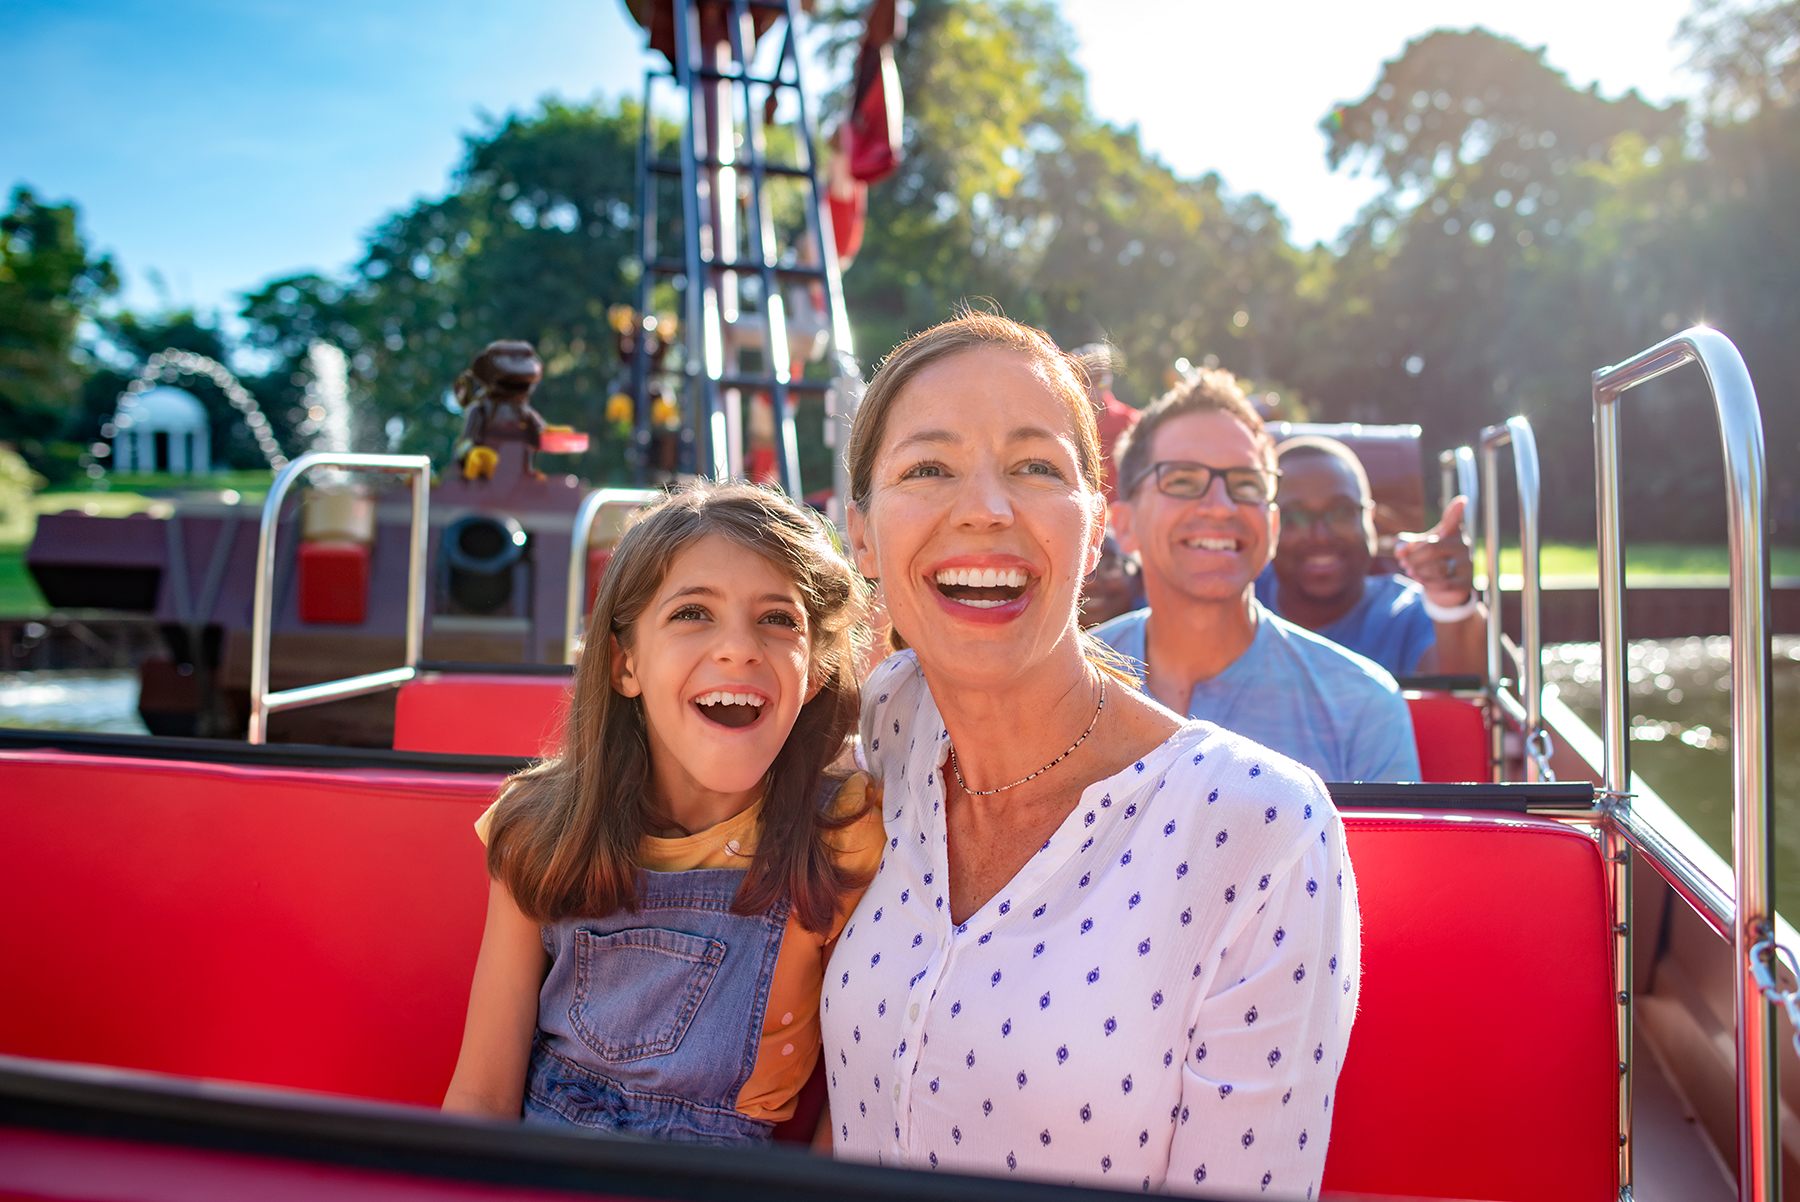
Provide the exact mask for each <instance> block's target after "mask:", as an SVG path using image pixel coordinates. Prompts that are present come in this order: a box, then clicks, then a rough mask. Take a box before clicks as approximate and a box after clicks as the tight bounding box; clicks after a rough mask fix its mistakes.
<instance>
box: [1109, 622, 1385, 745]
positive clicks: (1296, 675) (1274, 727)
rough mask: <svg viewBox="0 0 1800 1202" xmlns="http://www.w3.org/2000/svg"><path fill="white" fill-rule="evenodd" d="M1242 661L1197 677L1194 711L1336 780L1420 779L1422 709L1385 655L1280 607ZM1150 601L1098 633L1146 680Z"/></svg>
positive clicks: (1194, 714)
mask: <svg viewBox="0 0 1800 1202" xmlns="http://www.w3.org/2000/svg"><path fill="white" fill-rule="evenodd" d="M1251 604H1252V605H1253V606H1255V609H1256V616H1257V623H1256V637H1255V638H1254V639H1252V640H1251V642H1250V647H1249V649H1248V650H1246V651H1245V652H1244V653H1243V654H1242V655H1240V656H1238V658H1237V661H1236V662H1235V663H1233V664H1232V665H1231V666H1230V667H1228V668H1226V669H1225V670H1224V671H1223V672H1221V673H1219V674H1218V675H1217V676H1215V677H1213V678H1212V679H1211V680H1203V681H1201V682H1200V683H1199V684H1197V685H1195V686H1194V692H1193V695H1192V697H1190V698H1189V700H1188V717H1190V718H1199V719H1202V720H1204V721H1207V722H1216V723H1218V724H1219V725H1220V726H1223V727H1224V728H1225V729H1226V730H1229V731H1233V732H1235V733H1237V734H1240V735H1243V736H1244V737H1246V738H1249V739H1254V740H1255V741H1256V742H1258V743H1261V744H1263V745H1264V746H1265V747H1268V748H1269V749H1271V750H1273V751H1278V752H1280V753H1281V754H1282V755H1285V756H1287V757H1289V758H1290V759H1295V760H1298V761H1300V762H1301V763H1302V764H1305V765H1306V766H1307V767H1308V768H1311V769H1312V770H1313V771H1314V772H1317V773H1318V774H1319V776H1320V777H1321V778H1322V779H1324V780H1328V781H1358V780H1361V781H1402V780H1408V781H1410V780H1418V779H1419V751H1418V748H1417V747H1416V746H1415V745H1414V743H1413V728H1412V716H1411V714H1410V713H1409V712H1408V710H1407V708H1406V701H1405V700H1404V699H1403V698H1402V697H1401V696H1400V688H1399V686H1398V685H1396V684H1395V683H1394V678H1393V677H1392V676H1390V675H1389V674H1388V673H1387V672H1386V671H1384V670H1383V669H1382V667H1381V666H1380V665H1379V664H1376V663H1373V662H1372V661H1370V660H1367V659H1364V658H1363V657H1362V656H1360V655H1357V654H1355V653H1354V652H1351V651H1346V650H1345V649H1344V648H1342V647H1340V646H1338V645H1337V644H1336V643H1334V642H1332V641H1330V640H1329V639H1325V638H1321V637H1320V636H1318V635H1316V634H1314V633H1313V632H1312V631H1310V630H1306V629H1303V628H1301V627H1299V626H1296V625H1294V624H1293V623H1292V622H1289V621H1286V620H1285V619H1282V618H1279V617H1277V616H1276V615H1274V614H1272V613H1270V612H1269V611H1268V610H1267V609H1266V608H1264V607H1263V605H1262V604H1261V603H1260V602H1255V601H1253V602H1251ZM1149 616H1150V611H1149V610H1148V609H1140V610H1137V611H1135V612H1133V613H1128V614H1125V615H1123V616H1121V617H1117V618H1114V619H1113V620H1112V621H1110V622H1105V623H1102V624H1101V625H1099V626H1096V627H1094V628H1093V630H1091V631H1090V632H1089V633H1090V634H1093V635H1094V636H1095V637H1097V638H1098V639H1099V640H1100V641H1101V642H1103V643H1105V644H1106V645H1107V646H1109V647H1111V648H1112V649H1113V650H1114V651H1117V652H1119V653H1120V654H1121V655H1123V656H1125V657H1126V658H1127V659H1129V660H1130V661H1131V662H1132V665H1133V667H1134V669H1135V670H1136V672H1137V677H1138V683H1139V685H1140V686H1141V685H1142V684H1143V680H1144V672H1145V667H1144V665H1145V654H1144V623H1145V621H1146V619H1148V618H1149Z"/></svg>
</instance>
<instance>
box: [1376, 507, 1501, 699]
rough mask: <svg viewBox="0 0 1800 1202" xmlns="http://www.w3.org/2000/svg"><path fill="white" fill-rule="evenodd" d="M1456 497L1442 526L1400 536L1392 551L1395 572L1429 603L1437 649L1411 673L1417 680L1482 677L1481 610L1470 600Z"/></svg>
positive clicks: (1471, 579)
mask: <svg viewBox="0 0 1800 1202" xmlns="http://www.w3.org/2000/svg"><path fill="white" fill-rule="evenodd" d="M1467 506H1468V498H1466V497H1457V498H1456V499H1455V500H1453V501H1451V502H1450V504H1449V505H1448V506H1447V507H1446V508H1445V509H1444V516H1443V520H1441V521H1439V522H1438V524H1437V525H1436V526H1434V527H1432V528H1431V529H1430V530H1428V531H1426V532H1425V533H1424V534H1402V535H1401V536H1400V537H1399V541H1398V542H1397V543H1396V544H1395V546H1394V555H1395V558H1397V559H1398V560H1399V561H1400V569H1401V570H1402V571H1403V572H1405V573H1406V574H1407V575H1408V576H1410V577H1412V578H1413V579H1414V580H1416V581H1418V582H1419V585H1420V587H1422V588H1423V589H1424V590H1425V599H1426V600H1427V601H1430V602H1431V607H1432V610H1434V611H1435V612H1432V611H1431V610H1428V612H1431V619H1432V625H1433V626H1435V627H1436V628H1437V646H1436V647H1435V648H1433V649H1432V650H1431V651H1427V652H1426V653H1425V655H1424V657H1423V658H1422V659H1421V660H1420V661H1419V664H1418V666H1417V669H1416V671H1418V672H1419V673H1420V674H1422V675H1428V676H1429V675H1434V674H1436V673H1440V672H1441V673H1443V674H1444V675H1446V676H1481V675H1485V674H1486V672H1487V610H1486V608H1485V607H1484V606H1483V605H1482V604H1481V603H1480V601H1478V600H1477V599H1476V597H1475V568H1474V560H1473V558H1472V548H1471V546H1470V543H1469V536H1468V533H1467V531H1466V530H1465V529H1464V524H1463V511H1464V510H1465V509H1466V508H1467Z"/></svg>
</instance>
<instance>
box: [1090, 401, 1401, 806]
mask: <svg viewBox="0 0 1800 1202" xmlns="http://www.w3.org/2000/svg"><path fill="white" fill-rule="evenodd" d="M1114 461H1115V462H1116V463H1117V465H1118V468H1119V480H1120V488H1119V500H1118V501H1117V502H1116V503H1115V504H1114V506H1113V510H1112V518H1113V524H1114V527H1115V528H1116V530H1117V531H1118V536H1119V542H1120V544H1121V545H1122V546H1123V547H1124V548H1125V549H1126V550H1127V551H1135V552H1136V553H1137V554H1138V556H1139V558H1140V559H1141V561H1142V563H1143V581H1144V589H1145V592H1146V594H1147V595H1148V597H1149V600H1150V606H1149V608H1148V609H1140V610H1137V611H1136V612H1133V613H1129V614H1125V615H1123V616H1122V617H1118V618H1115V619H1113V620H1112V621H1110V622H1107V623H1105V624H1103V625H1101V626H1097V627H1095V628H1094V630H1093V632H1092V633H1093V634H1095V635H1096V636H1098V637H1099V638H1100V640H1101V641H1102V642H1105V643H1106V644H1107V645H1108V646H1110V647H1112V648H1113V649H1114V650H1116V651H1118V652H1120V653H1121V654H1123V655H1125V656H1126V657H1128V658H1129V659H1130V660H1132V661H1133V662H1134V663H1135V664H1137V665H1138V667H1139V675H1140V679H1141V681H1142V683H1143V686H1144V689H1145V691H1146V692H1148V693H1149V694H1150V695H1151V696H1153V697H1155V698H1156V699H1157V700H1158V701H1160V702H1162V703H1163V704H1164V705H1166V706H1168V707H1169V708H1170V709H1173V710H1175V711H1176V712H1177V713H1185V714H1187V715H1188V716H1189V717H1193V718H1201V719H1205V720H1207V721H1210V722H1216V723H1218V724H1219V725H1221V726H1223V727H1226V728H1227V729H1229V730H1232V731H1235V732H1237V733H1238V734H1241V735H1244V736H1247V737H1248V738H1251V739H1254V740H1256V741H1257V742H1259V743H1262V744H1264V745H1265V746H1268V747H1270V748H1271V749H1273V750H1275V751H1278V752H1280V753H1282V754H1283V755H1287V756H1289V757H1291V758H1293V759H1295V760H1298V761H1299V762H1300V763H1302V764H1305V765H1306V766H1307V767H1309V768H1311V769H1313V770H1314V771H1315V772H1317V773H1318V774H1319V775H1320V776H1321V777H1323V778H1324V779H1325V780H1331V781H1354V780H1364V781H1397V780H1417V779H1418V778H1419V758H1418V751H1417V748H1416V747H1415V746H1414V744H1413V731H1412V719H1411V717H1410V715H1409V714H1408V711H1407V708H1406V702H1405V701H1404V700H1402V698H1401V696H1400V691H1399V688H1398V687H1397V686H1396V685H1395V683H1394V678H1393V677H1392V676H1391V675H1389V674H1388V673H1387V672H1386V671H1384V670H1383V669H1382V668H1381V667H1380V666H1379V665H1377V664H1375V663H1373V662H1371V661H1370V660H1367V659H1365V658H1363V657H1362V656H1359V655H1356V654H1354V653H1352V652H1349V651H1346V650H1344V649H1343V648H1342V647H1339V646H1338V645H1337V644H1335V643H1333V642H1331V641H1330V640H1328V639H1324V638H1321V637H1320V636H1318V635H1316V634H1314V633H1312V632H1311V631H1309V630H1304V629H1302V628H1300V627H1299V626H1296V625H1294V624H1293V623H1291V622H1287V621H1284V620H1282V619H1281V618H1279V617H1277V616H1276V615H1275V614H1273V613H1271V612H1269V610H1268V609H1267V608H1265V607H1264V606H1263V605H1262V604H1261V603H1260V602H1258V601H1257V600H1256V597H1255V595H1254V592H1253V585H1254V582H1255V580H1256V577H1257V575H1258V573H1260V572H1261V571H1262V570H1263V568H1265V567H1266V566H1268V563H1269V560H1270V558H1271V556H1272V555H1273V554H1274V548H1275V542H1276V536H1277V534H1278V532H1279V528H1280V516H1279V511H1278V510H1277V509H1276V507H1275V504H1274V497H1275V481H1276V479H1277V477H1278V472H1277V471H1276V468H1275V450H1274V445H1273V440H1271V439H1270V437H1269V435H1268V432H1267V431H1266V430H1265V429H1264V428H1263V423H1262V419H1261V418H1260V417H1258V416H1257V414H1256V410H1255V409H1253V408H1252V407H1251V405H1250V403H1249V402H1248V401H1247V400H1246V399H1245V398H1244V394H1243V392H1242V390H1241V389H1239V388H1238V386H1237V382H1236V381H1235V380H1234V379H1233V378H1232V377H1231V374H1230V373H1229V372H1222V371H1214V370H1204V369H1203V370H1200V371H1197V372H1193V373H1190V374H1189V375H1188V376H1187V377H1186V378H1185V379H1183V380H1182V381H1181V382H1180V383H1178V384H1177V385H1176V386H1175V387H1174V388H1173V389H1171V390H1170V391H1169V392H1168V393H1167V394H1166V395H1164V396H1163V397H1161V398H1160V399H1159V400H1157V401H1156V402H1155V403H1153V404H1152V405H1151V406H1150V407H1149V408H1148V409H1146V410H1145V411H1144V416H1143V419H1142V420H1141V421H1139V423H1138V424H1137V426H1136V427H1135V428H1134V429H1133V430H1132V431H1130V432H1129V433H1127V434H1126V435H1125V436H1124V437H1122V438H1121V439H1120V440H1119V445H1118V449H1117V451H1116V452H1115V455H1114Z"/></svg>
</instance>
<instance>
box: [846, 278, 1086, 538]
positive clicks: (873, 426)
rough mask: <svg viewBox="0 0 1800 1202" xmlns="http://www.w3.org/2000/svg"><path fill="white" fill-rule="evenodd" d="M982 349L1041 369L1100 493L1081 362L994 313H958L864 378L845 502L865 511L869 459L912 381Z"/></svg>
mask: <svg viewBox="0 0 1800 1202" xmlns="http://www.w3.org/2000/svg"><path fill="white" fill-rule="evenodd" d="M983 349H986V350H1000V351H1012V352H1013V353H1015V354H1020V355H1024V356H1025V357H1026V358H1027V359H1030V360H1031V361H1032V362H1033V363H1035V364H1037V365H1038V367H1039V368H1041V369H1042V371H1043V373H1044V384H1045V386H1046V387H1048V388H1049V389H1050V391H1052V392H1054V393H1055V394H1056V397H1057V399H1058V400H1060V401H1062V403H1063V405H1064V406H1065V407H1067V409H1068V411H1069V424H1070V425H1071V426H1072V427H1073V428H1074V433H1075V458H1076V462H1077V463H1078V464H1079V466H1080V468H1081V478H1082V479H1083V480H1085V481H1086V482H1087V486H1088V487H1089V488H1090V489H1092V490H1093V491H1095V492H1101V491H1103V485H1102V484H1101V482H1100V478H1101V467H1100V458H1101V456H1100V427H1099V425H1098V424H1097V422H1096V420H1095V417H1094V403H1093V401H1092V400H1091V399H1090V398H1089V397H1088V388H1087V385H1088V381H1087V372H1086V370H1085V369H1084V368H1083V367H1082V365H1081V361H1080V360H1078V359H1076V358H1075V357H1074V356H1072V355H1068V354H1065V353H1064V352H1063V351H1062V350H1061V349H1059V348H1058V347H1057V345H1056V343H1055V342H1053V341H1051V338H1050V335H1048V334H1046V333H1044V332H1043V331H1042V330H1034V329H1032V328H1031V327H1030V326H1023V325H1020V324H1019V323H1018V322H1016V321H1013V320H1012V319H1011V318H1008V317H1002V316H1000V315H999V314H997V313H982V312H979V311H977V310H973V309H964V310H962V311H961V312H959V313H957V315H956V316H955V317H952V318H951V319H950V320H949V321H946V322H942V323H940V324H938V325H935V326H932V327H931V328H930V329H929V330H925V331H923V332H921V333H918V334H914V335H913V336H912V337H911V338H908V339H907V340H906V341H905V342H902V343H901V344H900V345H899V346H897V347H895V348H894V349H893V351H892V352H890V353H889V355H888V357H887V358H886V359H883V360H882V361H881V367H880V368H879V369H877V370H876V372H875V378H874V379H873V380H870V381H869V387H868V388H867V390H865V391H864V393H863V398H862V402H861V403H860V404H859V405H858V406H857V408H856V422H855V424H854V425H853V426H852V427H851V428H850V445H849V446H848V447H847V448H846V449H845V453H844V458H845V460H846V470H847V472H848V474H849V477H850V501H851V503H852V504H854V505H855V506H856V507H857V508H858V509H861V510H864V511H866V510H867V509H868V507H869V492H870V490H871V489H873V488H874V487H875V460H876V457H877V456H879V455H880V454H881V442H882V439H884V438H885V437H886V436H887V424H888V415H889V413H891V412H892V410H893V408H894V402H895V401H897V400H898V399H899V398H900V394H901V393H902V392H904V391H906V386H907V385H908V384H910V383H911V382H912V378H913V377H914V376H916V375H918V374H919V373H920V372H921V371H923V370H924V369H925V368H927V367H929V366H931V365H932V364H933V363H936V362H937V361H938V360H940V359H947V358H949V357H950V356H951V355H960V354H962V353H963V352H964V351H974V350H983Z"/></svg>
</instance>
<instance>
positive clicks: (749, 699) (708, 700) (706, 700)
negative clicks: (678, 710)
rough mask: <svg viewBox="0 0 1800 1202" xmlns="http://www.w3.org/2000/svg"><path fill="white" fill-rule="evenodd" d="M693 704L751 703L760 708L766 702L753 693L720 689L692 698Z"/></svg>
mask: <svg viewBox="0 0 1800 1202" xmlns="http://www.w3.org/2000/svg"><path fill="white" fill-rule="evenodd" d="M694 704H695V705H753V706H755V707H756V708H758V709H761V708H762V707H763V706H764V705H765V704H766V702H764V700H763V699H762V698H761V697H758V696H757V695H756V694H755V693H727V692H724V691H723V690H721V689H714V690H713V691H712V692H710V693H707V694H705V695H703V696H700V697H696V698H694Z"/></svg>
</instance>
